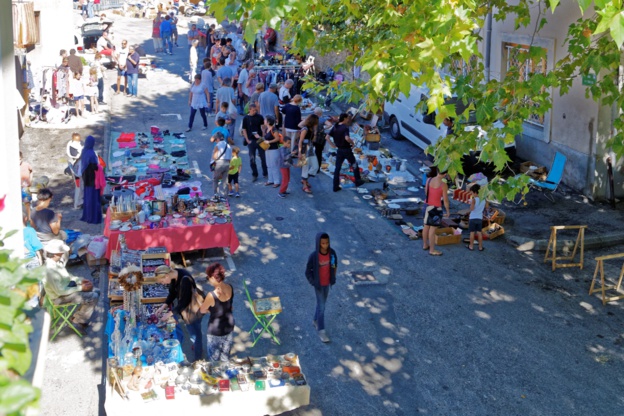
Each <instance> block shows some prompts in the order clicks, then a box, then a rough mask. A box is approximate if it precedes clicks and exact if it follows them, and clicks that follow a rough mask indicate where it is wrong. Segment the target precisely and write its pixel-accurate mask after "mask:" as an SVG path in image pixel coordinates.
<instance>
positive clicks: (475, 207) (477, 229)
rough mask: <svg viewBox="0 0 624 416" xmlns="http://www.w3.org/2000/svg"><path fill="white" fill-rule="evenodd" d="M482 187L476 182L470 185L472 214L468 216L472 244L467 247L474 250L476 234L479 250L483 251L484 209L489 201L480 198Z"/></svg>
mask: <svg viewBox="0 0 624 416" xmlns="http://www.w3.org/2000/svg"><path fill="white" fill-rule="evenodd" d="M480 189H481V187H480V186H479V184H476V183H475V184H474V185H472V186H471V187H470V193H471V195H472V199H471V200H470V216H469V217H468V218H469V220H468V231H470V244H468V245H467V246H466V247H467V248H468V250H471V251H472V250H474V240H475V234H476V235H477V239H478V241H479V251H483V233H482V232H481V230H482V228H483V210H484V209H485V208H486V207H487V201H486V200H485V199H483V200H481V198H479V190H480Z"/></svg>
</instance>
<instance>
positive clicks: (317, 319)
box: [305, 232, 338, 342]
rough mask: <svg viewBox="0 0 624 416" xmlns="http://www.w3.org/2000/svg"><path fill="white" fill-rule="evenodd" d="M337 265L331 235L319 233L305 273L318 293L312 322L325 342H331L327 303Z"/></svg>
mask: <svg viewBox="0 0 624 416" xmlns="http://www.w3.org/2000/svg"><path fill="white" fill-rule="evenodd" d="M337 266H338V257H337V256H336V252H335V251H334V250H333V249H332V248H331V247H330V245H329V235H328V234H327V233H324V232H320V233H318V234H317V235H316V249H315V250H314V251H313V252H312V253H311V254H310V257H308V264H307V265H306V273H305V274H306V278H307V279H308V282H309V283H310V284H311V285H312V286H314V291H315V293H316V311H315V312H314V320H313V321H312V324H313V325H314V327H315V328H316V329H317V330H318V333H319V337H320V338H321V341H323V342H329V337H328V336H327V334H326V332H325V303H326V301H327V295H329V288H330V286H333V285H334V284H336V269H337Z"/></svg>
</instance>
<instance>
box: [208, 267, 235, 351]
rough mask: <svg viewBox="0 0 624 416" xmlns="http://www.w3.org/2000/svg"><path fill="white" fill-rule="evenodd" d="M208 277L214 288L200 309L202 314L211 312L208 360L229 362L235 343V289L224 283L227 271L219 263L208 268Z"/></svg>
mask: <svg viewBox="0 0 624 416" xmlns="http://www.w3.org/2000/svg"><path fill="white" fill-rule="evenodd" d="M206 275H207V276H208V283H210V284H211V285H212V287H214V290H213V291H212V292H210V293H209V294H208V296H206V299H205V300H204V303H203V304H202V306H201V309H200V311H201V312H202V313H207V312H210V317H209V320H208V331H207V332H208V335H207V343H206V349H207V351H208V360H210V361H222V362H228V361H229V360H230V350H231V349H232V344H233V343H234V337H233V333H234V326H235V322H234V314H233V313H232V306H233V303H234V288H232V285H229V284H227V283H225V282H224V280H225V269H224V268H223V266H222V265H221V264H219V263H215V264H211V265H210V266H208V268H207V269H206Z"/></svg>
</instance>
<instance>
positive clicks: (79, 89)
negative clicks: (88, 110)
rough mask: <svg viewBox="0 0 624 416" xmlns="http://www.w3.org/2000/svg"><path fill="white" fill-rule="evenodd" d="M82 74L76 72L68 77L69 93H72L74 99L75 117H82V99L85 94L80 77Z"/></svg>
mask: <svg viewBox="0 0 624 416" xmlns="http://www.w3.org/2000/svg"><path fill="white" fill-rule="evenodd" d="M81 77H82V74H80V73H79V72H76V73H75V74H74V76H73V77H71V78H70V79H69V93H70V94H71V95H72V100H73V101H74V110H76V117H82V118H84V103H83V102H82V100H83V99H84V96H85V84H84V81H83V80H82V79H80V78H81Z"/></svg>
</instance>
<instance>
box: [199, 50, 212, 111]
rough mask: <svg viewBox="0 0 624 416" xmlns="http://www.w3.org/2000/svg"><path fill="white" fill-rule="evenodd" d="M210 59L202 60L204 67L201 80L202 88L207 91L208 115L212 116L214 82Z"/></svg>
mask: <svg viewBox="0 0 624 416" xmlns="http://www.w3.org/2000/svg"><path fill="white" fill-rule="evenodd" d="M210 66H211V65H210V58H204V67H203V69H202V71H201V80H202V84H204V88H206V89H207V90H208V109H207V110H206V111H207V112H208V114H212V98H213V97H214V81H213V78H212V69H211V68H210Z"/></svg>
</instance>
